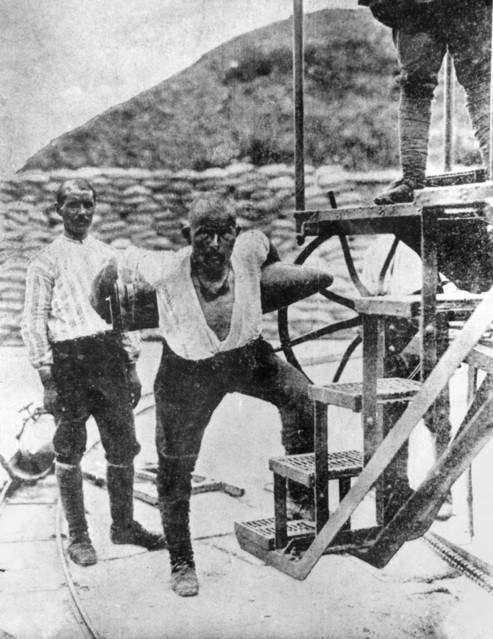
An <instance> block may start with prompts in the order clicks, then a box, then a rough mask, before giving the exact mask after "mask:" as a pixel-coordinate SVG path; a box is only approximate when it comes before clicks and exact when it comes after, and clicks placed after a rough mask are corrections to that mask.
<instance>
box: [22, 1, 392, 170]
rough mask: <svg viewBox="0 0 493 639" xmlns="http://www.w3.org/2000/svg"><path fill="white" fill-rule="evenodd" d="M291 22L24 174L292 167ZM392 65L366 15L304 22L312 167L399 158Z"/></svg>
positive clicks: (69, 138)
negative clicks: (239, 163) (247, 164)
mask: <svg viewBox="0 0 493 639" xmlns="http://www.w3.org/2000/svg"><path fill="white" fill-rule="evenodd" d="M291 45H292V22H291V20H286V21H283V22H278V23H275V24H272V25H269V26H268V27H265V28H262V29H258V30H256V31H253V32H251V33H248V34H246V35H243V36H240V37H238V38H235V39H234V40H231V41H230V42H227V43H226V44H224V45H222V46H220V47H218V48H217V49H214V50H213V51H210V52H209V53H207V54H206V55H204V56H203V57H202V58H201V59H200V60H199V61H198V62H196V63H195V64H194V65H193V66H191V67H189V68H188V69H186V70H185V71H183V72H181V73H179V74H177V75H175V76H174V77H172V78H170V79H168V80H165V81H164V82H162V83H160V84H158V85H157V86H155V87H153V88H151V89H149V90H148V91H145V92H143V93H141V94H139V95H137V96H136V97H134V98H132V99H131V100H129V101H128V102H125V103H123V104H120V105H118V106H115V107H113V108H111V109H109V110H108V111H106V112H105V113H103V114H101V115H100V116H97V117H96V118H94V119H92V120H91V121H89V122H88V123H86V124H84V125H83V126H81V127H79V128H77V129H75V130H73V131H70V132H68V133H66V134H64V135H62V136H60V137H59V138H57V139H56V140H53V141H52V142H51V143H50V144H49V145H47V146H46V147H45V148H43V149H41V150H40V151H39V152H38V153H36V154H35V155H34V156H33V157H31V158H30V159H29V160H28V162H27V163H26V165H25V166H24V167H23V170H25V169H40V168H41V169H53V168H57V167H70V168H77V167H80V166H114V167H141V168H147V169H156V168H168V169H171V170H176V169H182V168H190V169H195V170H203V169H205V168H207V167H209V166H225V165H226V164H228V163H229V162H230V161H231V160H233V159H243V160H245V159H247V160H249V161H251V162H253V163H254V164H257V165H262V164H268V163H272V162H289V161H291V160H292V153H293V129H292V114H293V103H292V62H291ZM395 72H396V62H395V56H394V52H393V48H392V43H391V41H390V35H389V30H388V29H386V28H384V27H382V26H380V25H379V24H378V23H377V22H376V21H374V20H373V19H372V18H371V17H370V15H369V13H368V12H367V11H365V10H359V11H354V10H342V9H341V10H331V11H329V10H326V11H320V12H316V13H312V14H309V15H307V17H306V35H305V76H306V106H305V111H306V159H307V161H308V162H311V163H313V164H315V165H320V164H323V163H330V164H339V165H343V166H345V167H347V168H358V169H359V170H364V169H365V168H368V167H370V166H385V165H389V164H394V163H395V161H396V134H395V123H396V100H395V98H396V87H395Z"/></svg>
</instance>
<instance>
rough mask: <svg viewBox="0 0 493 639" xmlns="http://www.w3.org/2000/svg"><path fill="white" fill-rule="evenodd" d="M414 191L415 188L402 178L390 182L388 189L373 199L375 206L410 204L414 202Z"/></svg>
mask: <svg viewBox="0 0 493 639" xmlns="http://www.w3.org/2000/svg"><path fill="white" fill-rule="evenodd" d="M414 189H415V186H414V185H413V184H411V182H410V181H408V180H405V179H404V178H402V179H400V180H396V181H395V182H392V184H391V185H390V186H389V187H388V189H386V190H385V191H382V193H379V194H378V195H377V196H376V197H375V204H379V205H389V204H401V203H402V202H412V201H413V200H414Z"/></svg>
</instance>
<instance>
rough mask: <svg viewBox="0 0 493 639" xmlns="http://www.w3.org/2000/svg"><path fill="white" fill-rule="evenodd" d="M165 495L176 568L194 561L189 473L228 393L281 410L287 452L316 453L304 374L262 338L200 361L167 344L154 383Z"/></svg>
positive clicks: (161, 484)
mask: <svg viewBox="0 0 493 639" xmlns="http://www.w3.org/2000/svg"><path fill="white" fill-rule="evenodd" d="M154 390H155V396H156V417H157V424H156V446H157V451H158V457H159V478H158V486H159V496H160V501H161V506H162V515H163V525H164V530H165V534H166V538H167V542H168V547H169V551H170V559H171V562H172V563H176V562H178V561H180V560H181V559H183V560H186V561H188V562H190V561H191V556H192V554H191V542H190V531H189V500H190V491H191V473H192V472H193V470H194V467H195V462H196V459H197V456H198V454H199V450H200V445H201V442H202V437H203V435H204V431H205V429H206V426H207V424H208V423H209V420H210V418H211V416H212V413H213V412H214V410H215V409H216V407H217V406H218V405H219V403H220V402H221V400H222V399H223V397H224V396H225V395H226V394H227V393H235V392H237V393H244V394H245V395H250V396H252V397H257V398H258V399H263V400H265V401H268V402H270V403H271V404H274V405H275V406H277V407H278V409H279V412H280V415H281V421H282V443H283V445H284V447H285V449H286V452H287V453H288V454H295V453H304V452H311V451H313V405H312V402H311V401H310V399H309V398H308V392H307V390H308V381H307V379H306V377H305V376H304V375H303V374H302V373H300V372H299V371H298V370H296V369H295V368H294V367H293V366H291V365H290V364H287V363H285V362H283V361H282V360H281V359H280V358H279V357H277V356H276V355H275V354H274V352H273V350H272V347H271V346H270V344H268V343H267V342H266V341H264V340H263V339H262V338H260V339H258V340H256V341H254V342H252V343H250V344H248V345H246V346H244V347H242V348H238V349H234V350H231V351H227V352H224V353H219V354H218V355H216V356H214V357H211V358H208V359H205V360H198V361H191V360H186V359H183V358H181V357H178V356H177V355H176V354H175V353H173V352H172V351H171V349H170V348H169V347H168V346H167V345H164V348H163V356H162V359H161V364H160V367H159V371H158V374H157V377H156V381H155V386H154Z"/></svg>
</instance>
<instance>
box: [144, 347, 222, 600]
mask: <svg viewBox="0 0 493 639" xmlns="http://www.w3.org/2000/svg"><path fill="white" fill-rule="evenodd" d="M175 359H176V358H175ZM183 365H185V364H183ZM154 390H155V396H156V448H157V452H158V460H159V466H158V478H157V486H158V496H159V503H160V508H161V517H162V523H163V529H164V534H165V537H166V541H167V545H168V550H169V558H170V564H171V588H172V590H173V591H174V592H176V594H178V595H180V596H182V597H190V596H193V595H196V594H198V591H199V583H198V579H197V574H196V571H195V561H194V555H193V548H192V541H191V533H190V495H191V487H192V472H193V470H194V468H195V462H196V460H197V457H198V454H199V450H200V445H201V442H202V437H203V434H204V432H205V429H206V427H207V424H208V423H209V420H210V418H211V416H212V413H213V412H214V410H215V408H216V407H217V406H218V404H219V403H220V401H221V399H222V398H223V397H224V392H223V391H222V390H221V384H220V380H219V378H218V376H217V375H215V374H214V372H213V371H212V370H210V371H209V373H207V372H206V371H205V370H201V367H200V366H199V367H198V370H196V369H195V367H194V365H193V364H191V365H190V366H189V367H188V368H187V371H184V370H183V371H181V372H180V371H179V370H177V369H176V368H173V366H172V365H168V366H166V364H164V365H163V364H162V365H161V368H160V371H159V373H158V376H157V378H156V383H155V386H154Z"/></svg>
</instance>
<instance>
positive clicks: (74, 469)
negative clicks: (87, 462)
mask: <svg viewBox="0 0 493 639" xmlns="http://www.w3.org/2000/svg"><path fill="white" fill-rule="evenodd" d="M55 476H56V479H57V482H58V488H59V491H60V499H61V502H62V507H63V512H64V514H65V518H66V520H67V524H68V532H69V538H70V542H69V547H68V554H69V556H70V558H71V559H72V561H74V562H75V563H76V564H79V565H80V566H91V565H92V564H95V563H96V562H97V556H96V551H95V550H94V547H93V545H92V543H91V540H90V538H89V533H88V529H87V521H86V514H85V510H84V494H83V488H82V472H81V469H80V466H79V465H78V464H77V465H74V464H62V463H60V462H57V463H56V465H55Z"/></svg>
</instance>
